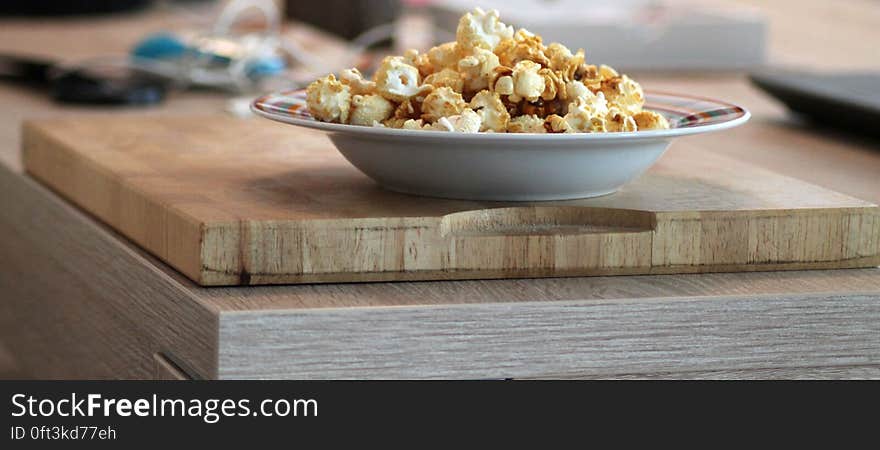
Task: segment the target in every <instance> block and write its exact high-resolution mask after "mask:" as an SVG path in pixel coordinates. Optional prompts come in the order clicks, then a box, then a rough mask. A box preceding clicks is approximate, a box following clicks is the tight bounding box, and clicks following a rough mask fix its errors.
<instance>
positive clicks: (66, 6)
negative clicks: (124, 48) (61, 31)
mask: <svg viewBox="0 0 880 450" xmlns="http://www.w3.org/2000/svg"><path fill="white" fill-rule="evenodd" d="M151 3H153V0H3V1H2V2H0V15H19V16H70V15H77V14H99V13H113V12H121V11H131V10H135V9H142V8H144V7H146V6H147V5H149V4H151Z"/></svg>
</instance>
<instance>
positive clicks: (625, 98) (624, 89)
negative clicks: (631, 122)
mask: <svg viewBox="0 0 880 450" xmlns="http://www.w3.org/2000/svg"><path fill="white" fill-rule="evenodd" d="M599 70H600V74H601V71H602V69H601V67H600V69H599ZM612 70H613V69H612ZM606 73H611V72H607V71H606ZM614 73H616V72H614ZM599 89H600V90H601V91H602V93H604V94H605V98H607V99H608V101H609V102H611V103H614V104H616V105H618V106H619V107H620V109H622V110H623V111H625V112H626V113H627V114H630V115H631V114H636V113H638V112H640V111H641V110H642V105H644V104H645V94H644V92H642V87H641V86H639V84H638V83H636V82H635V81H633V80H632V79H631V78H630V77H628V76H626V75H623V76H615V77H612V78H606V79H604V80H602V83H601V86H600V88H599Z"/></svg>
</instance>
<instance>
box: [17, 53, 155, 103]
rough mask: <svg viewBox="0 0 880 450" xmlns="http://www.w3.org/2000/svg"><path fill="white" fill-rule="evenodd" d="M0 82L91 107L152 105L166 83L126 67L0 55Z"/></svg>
mask: <svg viewBox="0 0 880 450" xmlns="http://www.w3.org/2000/svg"><path fill="white" fill-rule="evenodd" d="M0 80H3V81H12V82H18V83H21V84H25V85H29V86H32V87H35V88H38V89H46V90H48V91H49V92H50V94H51V95H52V98H53V99H55V100H56V101H59V102H63V103H85V104H93V105H151V104H154V103H158V102H160V101H162V100H163V99H164V98H165V92H166V91H167V85H168V82H167V81H166V80H164V79H162V78H159V77H157V76H155V75H152V74H149V73H145V72H143V71H139V70H136V69H131V68H126V67H110V66H93V67H84V68H76V69H65V68H60V67H56V66H55V64H53V63H52V62H51V61H46V60H40V59H34V58H24V57H20V56H10V55H0Z"/></svg>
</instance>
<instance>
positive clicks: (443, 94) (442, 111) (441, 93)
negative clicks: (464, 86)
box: [422, 87, 467, 122]
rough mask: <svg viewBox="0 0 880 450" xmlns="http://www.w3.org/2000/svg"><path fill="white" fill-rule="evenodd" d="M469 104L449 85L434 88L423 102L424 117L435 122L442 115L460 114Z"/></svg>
mask: <svg viewBox="0 0 880 450" xmlns="http://www.w3.org/2000/svg"><path fill="white" fill-rule="evenodd" d="M466 106H467V103H465V102H464V99H463V98H462V97H461V94H459V93H458V92H455V91H453V90H452V89H450V88H448V87H441V88H437V89H434V91H433V92H431V93H430V94H428V96H427V97H425V101H424V102H422V119H424V120H426V121H428V122H435V121H437V120H439V119H440V118H441V117H447V116H454V115H457V114H460V113H461V111H462V110H463V109H464V108H465V107H466Z"/></svg>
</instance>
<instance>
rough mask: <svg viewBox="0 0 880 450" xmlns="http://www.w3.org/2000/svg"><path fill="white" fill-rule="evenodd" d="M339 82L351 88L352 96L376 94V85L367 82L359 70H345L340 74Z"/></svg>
mask: <svg viewBox="0 0 880 450" xmlns="http://www.w3.org/2000/svg"><path fill="white" fill-rule="evenodd" d="M339 81H341V82H342V84H345V85H347V86H348V87H349V88H351V94H352V95H364V94H375V93H376V83H374V82H373V81H372V80H365V79H364V76H363V75H361V71H360V70H357V69H345V70H343V71H342V72H340V73H339Z"/></svg>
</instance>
